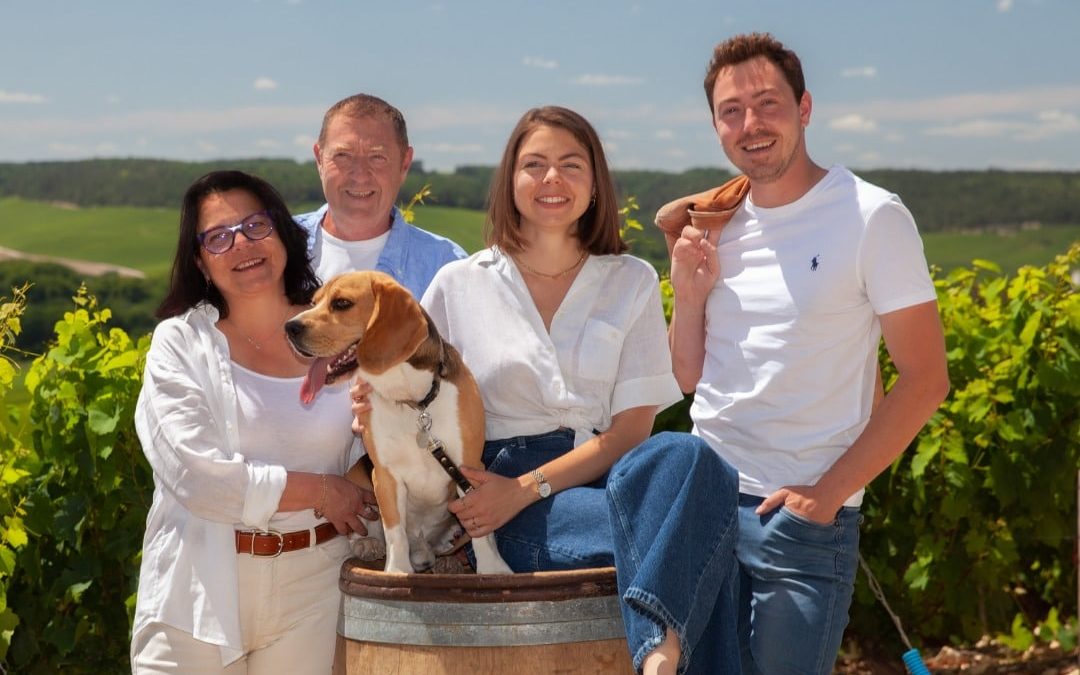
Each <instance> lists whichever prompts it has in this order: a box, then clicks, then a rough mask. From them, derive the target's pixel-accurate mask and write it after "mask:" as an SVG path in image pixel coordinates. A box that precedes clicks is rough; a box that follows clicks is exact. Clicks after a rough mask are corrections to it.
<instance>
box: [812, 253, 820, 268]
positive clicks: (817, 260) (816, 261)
mask: <svg viewBox="0 0 1080 675" xmlns="http://www.w3.org/2000/svg"><path fill="white" fill-rule="evenodd" d="M820 264H821V254H820V253H818V254H817V255H816V256H814V257H813V258H810V271H811V272H817V268H818V265H820Z"/></svg>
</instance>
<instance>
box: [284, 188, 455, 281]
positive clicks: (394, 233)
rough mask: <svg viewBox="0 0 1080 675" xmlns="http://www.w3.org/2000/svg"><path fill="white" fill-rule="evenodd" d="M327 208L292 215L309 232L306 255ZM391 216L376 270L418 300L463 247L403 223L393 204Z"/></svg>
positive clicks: (311, 250)
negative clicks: (392, 219)
mask: <svg viewBox="0 0 1080 675" xmlns="http://www.w3.org/2000/svg"><path fill="white" fill-rule="evenodd" d="M328 208H329V205H328V204H323V206H322V208H321V209H319V210H318V211H312V212H311V213H302V214H300V215H298V216H295V220H296V222H297V224H298V225H300V227H302V228H304V230H305V231H306V232H307V233H308V255H312V256H313V255H314V252H315V247H316V246H317V245H318V243H319V237H320V236H321V235H322V227H321V225H322V221H323V218H324V217H325V216H326V211H327V209H328ZM391 215H392V216H393V218H394V222H393V223H392V224H391V225H390V236H389V237H388V238H387V240H386V246H384V247H383V250H382V253H381V254H380V255H379V262H378V263H377V264H376V265H375V269H376V270H378V271H380V272H386V273H387V274H389V275H390V276H392V277H394V279H396V280H397V281H398V283H400V284H401V285H402V286H404V287H405V288H408V289H409V291H411V292H412V294H413V297H415V298H417V299H419V298H420V297H422V296H423V295H424V291H426V290H427V287H428V284H430V283H431V279H432V277H434V276H435V273H436V272H438V271H439V268H440V267H442V266H443V265H445V264H446V263H448V262H451V261H454V260H458V259H460V258H464V257H465V255H466V254H465V250H464V249H462V248H461V247H460V246H458V245H457V244H455V243H454V242H453V241H451V240H449V239H447V238H446V237H440V236H439V235H437V234H432V233H431V232H428V231H427V230H421V229H420V228H419V227H415V226H413V225H410V224H409V223H407V222H405V219H404V218H403V217H402V215H401V210H400V209H398V208H397V207H396V206H395V207H394V210H393V211H392V212H391ZM315 274H316V275H318V276H319V277H320V278H322V275H321V274H319V270H315ZM323 281H325V279H323Z"/></svg>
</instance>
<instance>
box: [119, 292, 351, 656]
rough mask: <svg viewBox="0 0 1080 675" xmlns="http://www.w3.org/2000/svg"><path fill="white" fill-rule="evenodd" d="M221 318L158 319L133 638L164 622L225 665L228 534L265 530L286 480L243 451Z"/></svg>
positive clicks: (147, 387) (231, 604) (139, 428)
mask: <svg viewBox="0 0 1080 675" xmlns="http://www.w3.org/2000/svg"><path fill="white" fill-rule="evenodd" d="M217 320H218V312H217V310H216V309H215V308H214V307H213V306H211V305H207V304H203V305H199V306H198V307H195V308H194V309H191V310H189V311H188V312H186V313H185V314H183V315H181V316H178V317H173V318H170V319H166V320H165V321H162V322H161V323H160V324H158V326H157V327H156V328H155V329H154V334H153V338H152V340H151V344H150V350H149V352H148V353H147V356H146V369H145V371H144V373H143V386H142V390H141V392H140V393H139V400H138V403H137V404H136V408H135V429H136V432H137V433H138V436H139V441H140V442H141V444H142V448H143V453H144V454H145V455H146V458H147V460H148V461H149V463H150V465H151V467H152V469H153V472H154V500H153V503H152V505H151V507H150V512H149V514H148V516H147V520H146V534H145V536H144V538H143V554H142V565H141V567H140V570H139V595H138V601H137V603H136V609H135V623H134V626H133V634H137V633H138V632H139V631H140V630H142V629H143V628H145V627H146V626H148V625H150V624H151V623H155V622H160V623H165V624H167V625H170V626H173V627H175V628H178V629H181V630H184V631H187V632H190V633H191V634H192V635H193V636H194V637H195V638H196V639H198V640H202V641H204V642H208V643H211V644H215V645H218V646H219V647H220V648H221V654H222V663H223V664H225V665H227V664H228V663H231V662H232V661H235V660H236V659H238V658H240V657H241V656H242V655H243V651H242V645H243V639H242V635H241V631H240V610H239V590H238V588H239V577H238V568H237V561H236V557H237V552H236V539H235V534H234V532H235V530H236V529H237V528H238V527H241V528H253V529H263V530H265V529H267V528H268V527H269V525H270V521H271V517H273V516H274V514H275V512H276V511H277V509H278V502H279V501H280V499H281V494H282V492H283V491H284V490H285V482H286V475H287V474H286V468H285V467H284V466H282V465H281V464H279V463H276V462H275V463H268V462H262V461H259V460H258V459H252V458H249V457H245V456H244V455H243V454H242V453H241V452H240V451H239V448H240V438H239V433H238V427H239V423H238V403H237V392H236V386H235V383H234V381H233V371H232V366H231V362H230V360H229V346H228V341H227V340H226V338H225V336H224V335H223V334H222V333H221V332H220V331H219V330H218V329H217V327H216V326H215V323H216V322H217ZM297 396H299V392H298V393H297ZM341 462H342V467H341V468H342V469H343V468H344V462H345V457H344V454H343V456H342V460H341Z"/></svg>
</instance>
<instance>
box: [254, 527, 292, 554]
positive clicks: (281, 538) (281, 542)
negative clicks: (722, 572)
mask: <svg viewBox="0 0 1080 675" xmlns="http://www.w3.org/2000/svg"><path fill="white" fill-rule="evenodd" d="M261 534H265V535H268V536H271V537H277V551H275V552H274V553H256V552H255V537H257V536H259V535H261ZM284 550H285V535H283V534H282V533H281V532H278V531H277V530H255V531H252V533H251V551H249V553H250V554H251V556H252V557H253V558H276V557H278V556H279V555H281V553H282V551H284Z"/></svg>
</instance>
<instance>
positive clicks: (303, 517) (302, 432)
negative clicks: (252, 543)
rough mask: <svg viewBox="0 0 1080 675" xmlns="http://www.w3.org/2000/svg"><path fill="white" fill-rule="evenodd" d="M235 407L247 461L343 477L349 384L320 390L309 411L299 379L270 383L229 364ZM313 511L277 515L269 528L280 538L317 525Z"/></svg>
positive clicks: (276, 379) (266, 377) (348, 433)
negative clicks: (236, 403)
mask: <svg viewBox="0 0 1080 675" xmlns="http://www.w3.org/2000/svg"><path fill="white" fill-rule="evenodd" d="M232 369H233V381H234V382H235V384H236V398H237V402H238V404H239V408H240V410H239V415H238V418H239V425H238V426H239V432H240V434H239V435H240V447H239V450H240V452H241V453H242V454H243V455H244V457H246V458H248V459H249V460H256V461H261V462H265V463H267V464H280V465H281V466H284V467H285V468H286V469H287V470H289V471H307V472H311V473H328V474H336V475H339V476H340V475H343V474H344V473H345V469H346V462H347V460H348V455H349V449H350V448H351V447H352V444H353V440H354V436H353V433H352V429H351V425H352V419H353V415H352V411H351V410H350V402H349V384H350V383H349V382H348V381H343V382H338V383H336V384H333V385H329V386H327V387H324V388H323V389H322V391H320V392H319V395H318V396H316V397H315V400H314V401H313V402H312V403H311V405H308V406H305V405H303V404H302V403H301V402H300V383H301V382H303V380H304V378H303V377H270V376H269V375H262V374H260V373H256V372H255V371H253V370H249V369H248V368H245V367H243V366H241V365H240V364H238V363H236V362H233V363H232ZM319 522H321V521H320V520H318V519H317V518H315V514H314V513H313V512H312V510H311V509H305V510H303V511H293V512H280V513H277V514H275V515H274V516H273V518H271V519H270V527H271V528H272V529H275V530H278V531H280V532H292V531H294V530H303V529H307V528H309V527H313V526H315V525H317V524H318V523H319Z"/></svg>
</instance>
